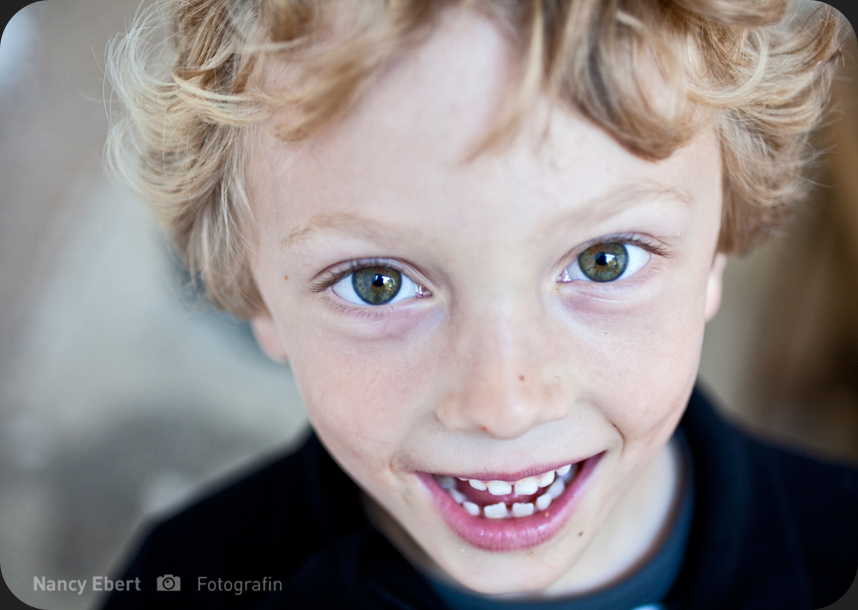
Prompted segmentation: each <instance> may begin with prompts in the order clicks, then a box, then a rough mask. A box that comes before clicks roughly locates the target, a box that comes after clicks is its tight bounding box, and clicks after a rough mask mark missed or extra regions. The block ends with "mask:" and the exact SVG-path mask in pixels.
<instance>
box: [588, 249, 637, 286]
mask: <svg viewBox="0 0 858 610" xmlns="http://www.w3.org/2000/svg"><path fill="white" fill-rule="evenodd" d="M578 266H579V267H581V271H582V272H583V273H584V275H586V276H587V277H588V278H590V279H591V280H593V281H594V282H613V281H614V280H615V279H617V278H618V277H620V276H621V275H622V274H623V272H624V271H625V270H626V267H628V266H629V253H628V250H626V247H625V246H624V245H623V244H597V245H595V246H591V247H589V248H587V249H586V250H584V252H582V253H581V255H580V256H579V257H578Z"/></svg>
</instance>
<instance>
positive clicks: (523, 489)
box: [515, 477, 539, 496]
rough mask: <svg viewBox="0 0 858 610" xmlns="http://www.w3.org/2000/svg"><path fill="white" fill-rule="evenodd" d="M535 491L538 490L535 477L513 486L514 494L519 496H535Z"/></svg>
mask: <svg viewBox="0 0 858 610" xmlns="http://www.w3.org/2000/svg"><path fill="white" fill-rule="evenodd" d="M537 489H539V483H538V482H537V480H536V478H535V477H527V478H526V479H522V480H521V481H518V482H516V484H515V493H517V494H518V495H520V496H529V495H531V494H535V493H536V490H537Z"/></svg>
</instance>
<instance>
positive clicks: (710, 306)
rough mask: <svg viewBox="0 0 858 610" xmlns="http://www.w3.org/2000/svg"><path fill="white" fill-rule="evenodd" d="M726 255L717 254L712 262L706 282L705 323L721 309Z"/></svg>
mask: <svg viewBox="0 0 858 610" xmlns="http://www.w3.org/2000/svg"><path fill="white" fill-rule="evenodd" d="M726 264H727V255H726V254H723V253H721V252H719V253H718V254H716V255H715V259H714V260H713V261H712V268H711V269H710V270H709V277H708V278H707V280H706V310H705V315H706V321H707V322H709V321H710V320H711V319H712V318H714V317H715V314H717V313H718V309H720V307H721V293H722V291H723V286H724V267H725V266H726Z"/></svg>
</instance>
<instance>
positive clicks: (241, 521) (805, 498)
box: [104, 390, 858, 610]
mask: <svg viewBox="0 0 858 610" xmlns="http://www.w3.org/2000/svg"><path fill="white" fill-rule="evenodd" d="M680 426H681V428H682V430H683V432H684V433H685V436H686V438H687V441H688V448H689V451H690V454H691V461H692V464H693V471H694V484H695V487H694V511H693V515H692V518H691V526H690V530H689V531H688V539H687V544H686V547H685V552H684V557H683V561H682V566H681V568H680V570H679V574H678V575H677V577H676V579H675V582H674V583H673V586H672V587H671V589H670V591H669V592H668V593H667V595H666V596H665V597H664V599H663V600H662V602H663V604H664V606H665V607H666V608H667V610H679V609H688V610H708V609H712V610H714V609H725V610H761V609H768V608H772V609H777V610H808V609H810V608H821V607H824V606H826V605H829V604H831V603H833V602H834V601H836V600H837V599H838V598H839V597H841V596H842V595H843V594H844V593H845V592H846V590H847V589H848V588H849V586H850V585H851V583H852V581H853V580H854V578H855V574H856V570H858V470H856V469H854V468H850V467H847V466H843V465H838V464H833V463H826V462H821V461H818V460H814V459H811V458H808V457H805V456H801V455H798V454H796V453H793V452H790V451H787V450H785V449H782V448H779V447H776V446H774V445H772V444H769V443H766V442H763V441H761V440H759V439H757V438H755V437H753V436H752V435H749V434H748V433H746V432H743V431H742V430H740V429H738V428H737V427H735V426H733V425H731V424H729V423H727V422H726V421H725V420H723V419H722V418H721V417H720V416H719V415H718V414H717V413H716V411H715V410H714V409H713V408H712V406H711V405H710V403H709V401H708V400H707V399H706V397H705V396H704V395H703V394H702V393H701V392H699V391H698V390H695V392H694V393H693V394H692V396H691V399H690V401H689V405H688V408H687V409H686V412H685V414H684V416H683V418H682V421H681V423H680ZM164 575H169V576H173V577H174V580H173V581H172V583H174V586H173V587H172V590H170V591H158V590H157V582H158V578H159V577H163V576H164ZM122 578H123V579H132V580H133V579H138V578H139V582H140V583H141V591H140V592H137V591H133V590H132V591H123V592H118V591H115V592H113V593H112V594H111V596H110V598H109V599H108V600H107V601H106V603H105V605H104V610H131V609H135V608H158V609H164V610H169V609H172V608H176V609H181V610H190V609H193V608H205V609H206V610H216V609H218V608H265V609H269V610H275V609H281V608H326V609H327V608H332V609H333V608H348V609H350V610H352V609H355V610H361V609H367V610H369V609H382V608H397V609H399V610H406V609H411V610H417V609H426V610H429V609H431V610H441V609H444V608H446V607H447V606H446V605H445V603H444V601H443V600H442V599H441V597H439V595H438V594H437V593H436V591H435V590H434V589H433V588H432V587H431V586H430V585H429V584H428V583H427V581H426V579H425V578H424V577H423V576H422V575H421V574H420V573H419V572H418V571H417V570H416V569H415V568H414V567H413V566H411V564H410V563H408V561H406V560H405V559H404V558H403V557H402V555H401V554H400V553H399V552H398V551H397V550H396V549H395V548H394V547H393V546H392V545H391V544H390V543H389V542H388V541H387V540H386V539H385V538H384V536H382V535H381V534H380V533H379V532H378V531H377V530H376V529H375V528H374V527H373V526H372V525H371V524H370V522H369V520H368V519H367V517H366V515H365V513H364V512H363V508H362V504H361V501H360V495H359V492H358V488H357V486H356V485H355V484H354V482H353V481H352V480H351V479H349V477H348V476H347V475H346V474H345V473H344V472H343V471H342V469H340V468H339V466H337V464H336V463H335V462H334V461H333V459H331V457H330V456H329V455H328V453H327V452H326V451H325V449H324V448H323V447H322V445H321V444H320V443H319V441H318V439H317V438H316V437H315V436H313V435H310V437H309V438H308V439H307V440H306V442H305V443H304V444H303V445H302V447H301V448H300V449H299V450H298V451H296V452H294V453H292V454H290V455H288V456H285V457H282V458H280V459H277V460H276V461H274V462H273V463H271V464H269V465H267V466H265V467H263V468H261V469H259V470H257V471H256V472H254V473H252V474H249V475H246V476H242V477H241V478H240V479H238V480H237V481H235V482H233V483H231V484H229V485H226V486H225V487H224V488H223V489H221V490H220V491H217V492H215V493H213V494H211V495H210V496H208V497H207V498H205V499H203V500H201V501H199V502H197V503H196V504H194V505H193V506H191V507H189V508H187V509H186V510H184V511H182V512H180V513H179V514H177V515H176V516H174V517H172V518H170V519H167V520H165V521H163V522H161V523H159V524H157V525H155V526H153V527H151V528H149V530H148V533H146V534H145V535H144V537H143V540H142V543H141V544H140V545H139V548H138V549H137V551H136V553H134V556H133V559H132V561H131V562H130V564H129V565H128V566H127V568H126V569H125V570H124V575H123V576H122ZM177 579H178V580H177ZM162 582H163V581H162ZM176 582H179V583H180V590H177V589H179V587H176V586H175V583H176Z"/></svg>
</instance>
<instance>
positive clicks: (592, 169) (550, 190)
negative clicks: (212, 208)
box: [248, 11, 719, 243]
mask: <svg viewBox="0 0 858 610" xmlns="http://www.w3.org/2000/svg"><path fill="white" fill-rule="evenodd" d="M513 70H514V59H513V51H512V45H511V44H510V42H509V41H508V40H507V39H506V38H505V37H504V35H503V34H502V33H501V32H500V30H499V29H498V28H497V27H495V26H494V24H493V23H492V22H491V21H489V20H488V19H486V18H484V17H481V16H479V15H477V14H475V13H472V12H468V11H448V12H447V13H446V17H445V19H444V20H443V21H442V23H441V25H440V26H439V27H438V28H437V30H436V31H435V32H434V33H433V35H432V36H431V37H430V38H429V39H428V40H427V41H426V43H425V44H423V45H422V46H420V47H418V48H416V49H414V50H412V51H410V52H409V53H407V54H405V55H403V56H402V57H401V58H400V59H399V61H397V62H396V64H395V65H394V66H393V67H392V68H391V69H390V70H389V71H387V72H386V73H385V74H384V75H383V76H382V77H381V78H380V79H379V80H378V81H377V82H375V83H373V84H372V86H371V88H370V89H369V90H368V92H367V93H366V94H365V95H364V96H363V97H362V98H361V100H360V102H359V103H358V104H357V105H356V107H354V108H353V109H352V110H351V111H350V112H349V113H348V114H347V115H346V116H345V118H343V119H342V120H340V121H337V122H335V123H333V124H331V125H330V126H328V127H327V128H325V129H324V130H322V131H320V132H318V133H315V134H313V135H312V136H310V137H308V138H306V139H304V140H302V141H298V142H289V143H286V142H282V141H280V140H278V139H277V137H276V135H275V132H276V126H277V124H278V121H287V120H289V114H288V112H286V111H283V112H282V113H281V114H279V115H277V116H275V117H273V118H272V119H271V121H270V122H269V123H268V125H266V126H265V127H264V129H263V130H262V133H261V138H260V142H259V146H258V147H257V151H256V154H254V155H252V163H251V165H250V167H249V170H248V171H249V174H250V176H249V177H250V186H251V189H252V190H256V191H257V192H259V191H266V194H265V195H264V196H262V197H254V198H253V199H254V200H258V201H260V202H261V203H262V205H265V204H266V203H267V204H269V205H275V206H276V207H278V208H279V209H278V210H273V211H275V213H276V214H277V216H278V217H283V216H284V215H285V216H288V217H289V220H290V223H289V224H290V225H291V228H290V229H289V231H288V233H287V234H286V236H285V241H286V242H287V243H290V242H292V241H295V240H297V238H299V237H305V236H306V235H307V234H308V229H310V228H313V227H319V228H327V229H333V230H338V229H343V228H344V227H345V228H355V227H357V226H358V225H359V223H357V222H356V221H357V220H358V216H359V212H360V211H362V210H366V209H368V208H378V209H379V210H383V211H384V216H385V220H386V221H388V222H389V223H391V224H395V223H396V222H401V221H406V220H408V218H409V217H413V215H414V213H415V212H417V213H426V214H430V213H431V214H432V215H433V216H434V217H436V219H437V218H444V217H446V218H447V219H448V220H449V222H450V223H457V222H462V221H463V220H464V219H465V217H467V216H472V217H473V220H475V221H479V220H480V219H484V217H485V214H486V213H488V212H490V211H491V210H492V208H494V209H503V210H504V211H505V213H506V214H513V215H514V214H515V213H516V211H517V212H518V213H520V214H522V215H523V216H528V217H530V216H532V214H531V213H530V212H531V211H532V209H529V208H530V207H531V206H529V205H527V203H528V202H533V201H535V200H536V199H538V200H539V201H540V204H541V205H542V206H543V207H548V208H552V207H553V208H557V209H559V208H564V207H568V206H569V203H570V199H574V200H575V201H576V202H578V203H579V206H578V208H579V212H580V215H581V216H580V218H579V220H580V219H582V218H584V217H585V216H596V217H598V216H599V215H600V214H607V213H608V212H615V211H616V210H615V209H614V208H617V207H621V204H623V203H629V202H630V201H636V200H643V199H652V198H653V197H656V198H658V197H661V199H664V200H667V199H670V200H672V202H673V203H677V202H683V203H685V204H689V203H691V202H693V200H694V199H695V197H696V192H697V190H698V188H696V187H699V186H700V185H701V184H703V183H704V182H705V184H707V186H709V185H711V176H708V177H707V178H709V179H705V180H704V176H701V175H696V174H695V172H701V171H702V172H704V173H705V172H706V171H708V170H711V167H712V166H713V164H714V165H717V164H718V163H719V159H718V147H717V143H716V141H715V138H714V136H713V135H712V133H710V132H703V133H701V134H700V136H699V137H698V138H697V139H696V140H694V142H693V143H692V145H691V146H688V147H686V148H685V149H682V150H680V151H678V152H677V153H676V154H675V155H674V156H673V157H671V158H669V159H667V160H665V161H662V162H658V163H653V162H650V161H647V160H645V159H642V158H640V157H637V156H635V155H633V154H631V153H629V152H628V151H627V150H626V149H624V148H623V147H622V146H620V145H619V144H618V143H617V142H616V141H615V140H614V139H612V138H611V137H610V136H608V135H607V134H606V133H605V132H604V131H603V130H602V129H600V128H599V127H597V126H595V125H594V124H592V123H591V122H589V121H588V120H586V119H585V118H584V117H582V116H581V115H580V114H578V113H576V112H575V111H574V110H572V109H570V108H560V107H557V106H551V105H550V104H549V103H548V102H547V101H546V100H542V101H541V102H540V103H537V104H535V105H534V107H533V109H532V111H530V112H529V113H528V114H527V116H526V120H525V121H524V124H523V127H522V129H521V130H520V132H519V133H518V134H517V136H516V137H515V139H514V141H513V142H511V143H510V144H508V145H503V146H499V147H496V148H490V149H488V150H485V151H482V152H480V154H477V155H475V154H474V152H475V150H477V147H478V146H479V145H480V144H481V143H482V142H483V141H484V139H485V137H486V136H487V134H489V133H490V132H491V130H492V128H493V127H494V126H496V124H497V121H498V120H499V119H500V118H501V117H502V113H503V109H504V105H503V103H502V102H503V100H504V95H505V94H506V92H507V91H508V88H507V85H508V83H509V79H510V78H511V77H512V72H513ZM710 173H711V172H710ZM259 194H262V193H261V192H260V193H259ZM629 195H633V196H629ZM516 202H517V203H518V204H520V205H515V204H516ZM298 203H300V205H296V204H298ZM311 220H312V222H310V221H311ZM376 220H378V219H376Z"/></svg>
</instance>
